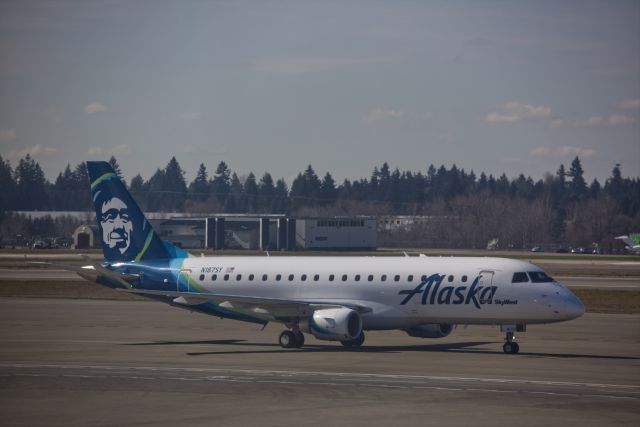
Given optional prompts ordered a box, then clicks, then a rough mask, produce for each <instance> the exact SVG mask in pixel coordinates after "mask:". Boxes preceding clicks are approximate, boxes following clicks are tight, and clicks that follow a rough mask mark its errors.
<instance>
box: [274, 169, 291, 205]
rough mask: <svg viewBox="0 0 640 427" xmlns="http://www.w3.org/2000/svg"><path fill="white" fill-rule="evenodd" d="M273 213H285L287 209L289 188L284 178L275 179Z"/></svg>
mask: <svg viewBox="0 0 640 427" xmlns="http://www.w3.org/2000/svg"><path fill="white" fill-rule="evenodd" d="M273 205H274V209H273V211H274V213H286V212H288V210H289V189H288V188H287V183H286V182H284V179H282V178H280V179H279V180H277V181H276V189H275V191H274V204H273Z"/></svg>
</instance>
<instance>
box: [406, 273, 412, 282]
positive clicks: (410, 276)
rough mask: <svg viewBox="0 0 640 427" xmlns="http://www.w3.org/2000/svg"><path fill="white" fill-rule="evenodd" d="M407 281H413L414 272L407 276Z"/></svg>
mask: <svg viewBox="0 0 640 427" xmlns="http://www.w3.org/2000/svg"><path fill="white" fill-rule="evenodd" d="M407 282H413V274H410V275H408V276H407Z"/></svg>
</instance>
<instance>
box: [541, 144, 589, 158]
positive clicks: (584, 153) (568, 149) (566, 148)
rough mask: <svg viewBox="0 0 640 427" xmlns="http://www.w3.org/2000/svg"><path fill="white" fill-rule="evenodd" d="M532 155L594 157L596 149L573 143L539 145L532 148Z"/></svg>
mask: <svg viewBox="0 0 640 427" xmlns="http://www.w3.org/2000/svg"><path fill="white" fill-rule="evenodd" d="M531 155H532V156H536V157H551V158H561V157H569V156H571V157H573V156H579V157H583V158H585V157H593V156H595V155H596V150H594V149H592V148H582V147H573V146H571V145H561V146H559V147H537V148H534V149H533V150H531Z"/></svg>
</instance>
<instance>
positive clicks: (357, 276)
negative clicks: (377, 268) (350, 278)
mask: <svg viewBox="0 0 640 427" xmlns="http://www.w3.org/2000/svg"><path fill="white" fill-rule="evenodd" d="M359 281H360V275H359V274H356V282H359Z"/></svg>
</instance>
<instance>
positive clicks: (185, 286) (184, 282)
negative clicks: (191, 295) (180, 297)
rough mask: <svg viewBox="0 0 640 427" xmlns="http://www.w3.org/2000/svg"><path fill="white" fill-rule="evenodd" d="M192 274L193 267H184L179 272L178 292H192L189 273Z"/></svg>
mask: <svg viewBox="0 0 640 427" xmlns="http://www.w3.org/2000/svg"><path fill="white" fill-rule="evenodd" d="M190 274H191V269H189V268H183V269H181V270H180V272H179V273H178V280H177V283H176V290H177V291H178V292H190V286H189V275H190Z"/></svg>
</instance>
